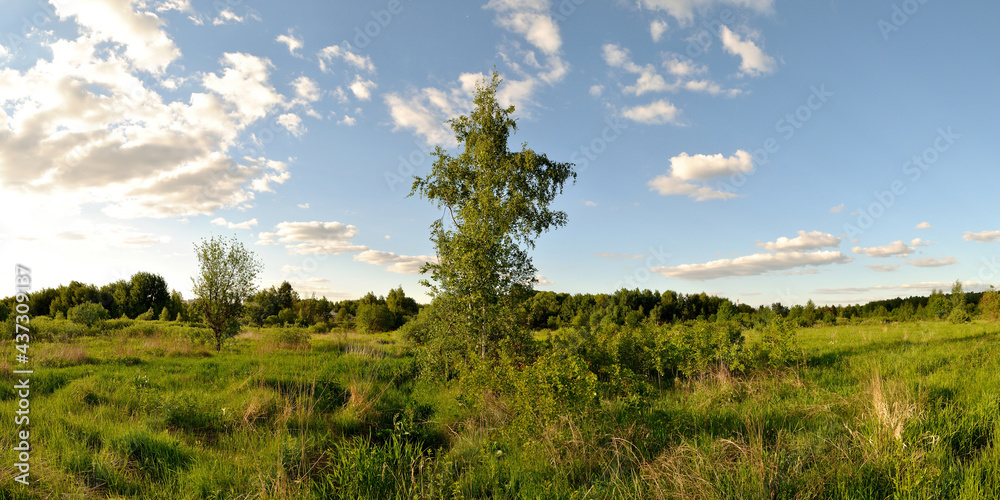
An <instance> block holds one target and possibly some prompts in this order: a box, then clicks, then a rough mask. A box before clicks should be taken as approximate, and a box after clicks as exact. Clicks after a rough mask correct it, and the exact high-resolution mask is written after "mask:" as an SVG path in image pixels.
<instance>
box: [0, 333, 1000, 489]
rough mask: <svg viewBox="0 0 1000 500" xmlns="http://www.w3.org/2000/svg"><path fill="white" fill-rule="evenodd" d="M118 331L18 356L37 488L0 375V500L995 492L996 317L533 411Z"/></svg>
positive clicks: (304, 341) (277, 339)
mask: <svg viewBox="0 0 1000 500" xmlns="http://www.w3.org/2000/svg"><path fill="white" fill-rule="evenodd" d="M136 323H138V322H136ZM46 326H47V327H48V328H50V329H52V328H54V326H53V325H46ZM55 326H58V324H56V325H55ZM116 326H118V327H119V328H117V329H116V330H114V331H111V332H93V331H90V332H85V334H81V333H80V332H76V331H73V332H72V335H70V334H66V335H61V334H60V333H59V332H58V331H51V332H50V335H51V338H52V340H51V341H47V342H38V343H36V344H33V345H32V347H31V351H30V352H31V354H32V359H33V361H34V362H35V364H34V368H35V374H34V375H33V378H32V382H31V384H32V391H31V416H32V422H31V426H30V429H31V432H32V444H33V452H32V469H31V471H32V478H33V479H34V480H35V481H37V483H35V484H33V485H32V486H31V487H29V488H24V487H23V486H21V485H18V484H17V483H15V482H14V481H13V476H14V474H13V473H14V468H13V465H12V464H13V463H14V462H15V460H14V454H13V452H12V451H11V448H12V447H13V445H14V444H16V443H14V442H13V439H14V428H13V426H12V425H11V422H13V418H14V409H15V408H14V403H15V399H14V393H13V392H12V389H11V388H12V387H13V385H14V383H15V382H14V376H13V375H12V374H11V369H12V365H11V364H10V362H9V361H0V379H2V381H0V421H2V422H4V424H2V428H3V432H2V433H0V499H6V498H39V499H41V498H62V497H66V498H107V497H116V498H117V497H127V498H164V499H166V498H170V499H174V498H546V499H547V498H566V499H569V498H595V499H597V498H634V499H645V498H664V499H667V498H679V499H688V498H690V499H715V498H718V499H723V498H802V499H805V498H831V499H833V498H844V499H847V498H875V499H883V498H914V499H921V498H928V499H930V498H968V499H991V498H1000V440H998V439H1000V340H998V339H1000V327H998V326H997V325H996V324H985V323H972V324H967V325H952V324H949V323H946V322H940V323H902V324H890V325H860V326H858V325H855V326H831V327H823V328H807V329H801V330H799V331H798V333H797V337H798V346H799V348H800V350H801V356H800V359H801V361H800V362H798V364H797V365H796V366H791V367H788V368H783V369H776V370H768V371H758V372H753V373H750V374H748V375H745V376H734V375H730V374H728V373H725V372H714V373H713V374H711V375H709V376H706V377H703V378H698V379H683V380H681V379H678V380H673V381H657V380H655V379H651V380H650V381H649V382H650V383H649V384H646V385H645V386H643V387H645V389H642V388H641V387H640V388H639V389H635V390H631V389H630V390H628V391H627V392H615V391H614V390H612V389H611V388H612V387H616V388H617V389H616V390H617V391H621V390H622V389H621V385H616V384H611V383H608V384H603V385H602V386H601V389H600V390H599V393H598V394H597V397H596V400H595V402H594V403H593V404H590V405H589V406H585V407H579V406H574V407H573V408H572V409H570V408H569V407H567V408H562V409H560V408H558V407H556V408H555V411H553V409H552V408H551V407H546V409H545V411H544V412H542V410H538V411H539V412H540V413H538V415H544V418H519V417H523V415H521V416H519V415H517V414H515V412H514V410H515V409H521V410H519V411H535V410H534V408H535V407H534V406H532V401H519V400H518V399H517V395H501V396H496V395H493V394H490V393H484V394H482V395H479V396H477V397H474V398H472V399H469V398H467V397H466V396H467V395H466V396H463V395H462V390H461V389H460V388H459V387H458V386H456V385H448V386H445V385H442V384H440V383H435V382H432V381H429V380H425V379H422V378H420V377H418V374H417V367H418V365H417V361H416V359H415V357H414V356H413V355H412V354H411V353H410V352H409V350H408V348H407V347H406V346H404V345H403V344H402V342H401V341H399V340H398V339H396V338H394V337H392V336H388V335H384V334H383V335H360V334H356V333H350V332H347V333H345V332H338V333H330V334H315V333H314V334H310V333H308V332H307V331H306V330H294V329H279V328H274V329H263V330H259V331H249V332H245V333H244V334H243V335H241V336H239V337H237V338H235V339H232V340H231V341H230V342H228V343H227V344H226V347H225V348H224V349H223V351H222V352H221V353H215V352H214V351H213V350H212V349H211V348H210V347H209V346H208V345H206V344H204V343H203V342H202V341H201V340H200V339H201V338H202V337H203V332H199V331H197V329H193V328H191V327H183V326H179V325H177V324H171V323H161V322H155V321H153V322H144V323H143V324H140V325H138V326H137V325H136V324H135V323H129V324H122V325H116ZM537 337H538V338H539V339H543V338H546V336H545V335H538V336H537ZM11 344H12V343H11V342H6V343H4V344H3V346H2V348H0V360H12V359H13V356H14V350H13V347H12V345H11ZM657 387H660V388H657Z"/></svg>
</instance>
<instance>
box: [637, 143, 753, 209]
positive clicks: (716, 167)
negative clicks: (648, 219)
mask: <svg viewBox="0 0 1000 500" xmlns="http://www.w3.org/2000/svg"><path fill="white" fill-rule="evenodd" d="M753 169H754V167H753V158H752V157H751V156H750V153H748V152H746V151H744V150H742V149H740V150H737V151H736V154H735V155H733V156H730V157H728V158H726V157H724V156H723V155H722V154H714V155H704V154H696V155H694V156H690V155H688V154H687V153H681V154H679V155H677V156H675V157H673V158H671V159H670V172H668V173H667V174H663V175H659V176H657V177H655V178H653V179H652V180H650V181H649V183H648V185H649V187H650V189H651V190H654V191H656V192H658V193H660V194H662V195H664V196H670V195H681V196H688V197H690V198H693V199H695V200H696V201H706V200H726V199H730V198H735V197H736V196H737V195H736V194H735V193H731V192H726V191H721V190H717V189H713V188H711V187H709V186H708V184H707V182H706V181H710V180H712V179H717V178H720V177H724V176H727V175H734V174H749V173H751V172H753Z"/></svg>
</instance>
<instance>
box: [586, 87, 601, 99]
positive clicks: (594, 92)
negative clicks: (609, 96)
mask: <svg viewBox="0 0 1000 500" xmlns="http://www.w3.org/2000/svg"><path fill="white" fill-rule="evenodd" d="M602 92H604V86H603V85H591V86H590V90H589V93H590V95H591V96H593V97H601V93H602Z"/></svg>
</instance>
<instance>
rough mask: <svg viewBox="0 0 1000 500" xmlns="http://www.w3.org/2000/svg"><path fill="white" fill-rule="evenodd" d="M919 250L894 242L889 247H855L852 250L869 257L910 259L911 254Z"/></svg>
mask: <svg viewBox="0 0 1000 500" xmlns="http://www.w3.org/2000/svg"><path fill="white" fill-rule="evenodd" d="M916 250H917V249H916V248H913V247H911V246H909V245H907V244H906V243H903V242H902V241H894V242H892V243H889V244H888V245H882V246H878V247H868V248H862V247H854V248H852V249H851V251H852V252H854V253H859V254H862V255H867V256H869V257H893V256H897V257H908V256H909V255H910V254H911V253H913V252H915V251H916Z"/></svg>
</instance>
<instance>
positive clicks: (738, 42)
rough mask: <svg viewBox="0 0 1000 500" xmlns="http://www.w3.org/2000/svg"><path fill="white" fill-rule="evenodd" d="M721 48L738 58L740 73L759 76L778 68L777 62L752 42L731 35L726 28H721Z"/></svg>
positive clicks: (730, 31) (734, 34) (733, 34)
mask: <svg viewBox="0 0 1000 500" xmlns="http://www.w3.org/2000/svg"><path fill="white" fill-rule="evenodd" d="M721 37H722V47H723V48H724V49H725V50H726V52H728V53H730V54H732V55H734V56H739V57H740V73H742V74H744V75H748V76H761V75H765V74H768V73H773V72H774V70H776V69H777V68H778V63H777V61H775V60H774V58H773V57H771V56H769V55H767V54H765V53H764V51H763V50H761V49H760V47H758V46H757V44H755V43H753V41H752V40H749V39H747V40H744V39H743V38H741V37H740V36H739V35H737V34H736V33H733V31H732V30H730V29H729V27H728V26H723V27H722V33H721Z"/></svg>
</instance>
